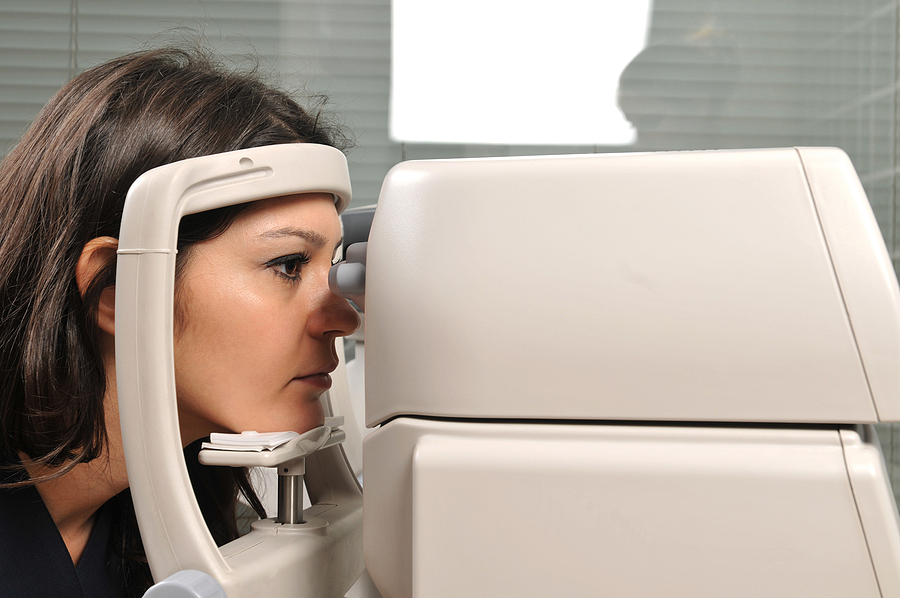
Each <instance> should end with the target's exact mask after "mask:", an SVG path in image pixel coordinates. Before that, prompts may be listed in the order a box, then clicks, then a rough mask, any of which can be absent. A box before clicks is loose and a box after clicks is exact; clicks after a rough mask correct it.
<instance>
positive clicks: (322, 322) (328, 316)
mask: <svg viewBox="0 0 900 598" xmlns="http://www.w3.org/2000/svg"><path fill="white" fill-rule="evenodd" d="M317 286H318V295H319V296H318V297H317V298H316V299H317V303H318V306H317V308H316V309H315V310H314V312H313V313H312V314H311V316H310V319H309V329H310V333H311V334H313V335H314V336H318V337H322V338H330V339H334V338H336V337H338V336H347V335H350V334H353V333H354V332H356V330H357V329H358V328H359V325H360V318H359V314H358V313H356V310H355V309H354V308H353V306H352V305H351V304H350V302H349V301H348V300H347V299H344V298H343V297H339V296H337V295H335V294H334V293H332V292H331V289H330V288H329V286H328V275H327V272H326V273H325V277H324V280H321V281H320V282H319V284H318V285H317Z"/></svg>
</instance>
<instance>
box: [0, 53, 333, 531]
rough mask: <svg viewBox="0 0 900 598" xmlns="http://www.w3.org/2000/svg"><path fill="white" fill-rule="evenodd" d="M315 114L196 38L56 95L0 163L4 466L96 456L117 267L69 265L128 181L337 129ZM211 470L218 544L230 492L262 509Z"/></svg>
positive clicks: (208, 504)
mask: <svg viewBox="0 0 900 598" xmlns="http://www.w3.org/2000/svg"><path fill="white" fill-rule="evenodd" d="M321 120H322V119H321V118H320V112H319V111H313V112H308V111H306V110H304V109H303V108H301V107H300V106H299V105H298V104H297V103H296V102H295V101H294V100H292V99H291V98H290V97H289V96H288V95H287V94H286V93H283V92H281V91H278V90H276V89H273V88H272V87H270V86H269V85H267V84H266V83H264V82H263V81H262V80H261V78H260V77H259V76H258V75H257V74H256V73H255V72H247V73H238V72H235V71H232V70H230V69H228V68H225V67H224V66H223V65H222V64H221V62H220V61H219V60H217V59H216V58H215V57H214V55H213V54H212V53H211V52H209V51H207V50H205V49H202V48H199V47H190V48H185V47H171V48H162V49H154V50H148V51H144V52H139V53H135V54H131V55H128V56H124V57H121V58H118V59H115V60H112V61H110V62H107V63H105V64H102V65H100V66H97V67H95V68H92V69H90V70H88V71H86V72H85V73H83V74H81V75H79V76H77V77H76V78H74V79H73V80H72V81H70V82H69V83H68V84H66V85H65V86H64V87H63V88H62V89H61V90H60V91H59V92H58V93H57V94H56V95H55V96H54V97H53V98H52V99H51V100H50V102H49V103H48V104H47V106H46V107H45V108H44V109H43V110H42V111H41V112H40V114H39V115H38V116H37V118H36V119H35V120H34V122H33V123H32V125H31V127H30V128H29V129H28V131H27V132H26V133H25V135H24V136H23V137H22V139H21V141H20V142H19V143H18V144H17V145H16V147H15V148H14V149H13V150H12V152H11V153H10V154H9V155H8V156H7V157H6V158H5V159H4V160H3V162H2V163H0V306H2V315H0V434H2V441H0V451H2V452H0V464H4V465H9V464H15V463H17V462H18V455H19V454H25V455H27V456H28V457H29V458H30V459H31V460H32V461H34V462H36V463H41V464H45V465H48V466H53V467H62V469H61V470H60V472H65V471H68V469H70V468H71V467H73V466H74V465H75V464H77V463H80V462H85V461H90V460H92V459H96V458H97V457H99V456H101V455H102V454H104V451H105V448H106V443H107V436H106V428H105V424H104V409H103V398H104V395H105V392H106V374H105V371H104V367H103V363H102V361H101V354H100V348H99V343H98V339H99V334H98V329H97V324H96V315H97V307H98V302H99V297H100V293H101V292H102V290H103V289H104V288H107V287H109V286H111V285H113V284H114V283H115V279H114V275H115V264H114V263H110V264H109V265H108V266H107V267H106V268H105V269H104V270H103V271H102V272H101V273H100V274H99V275H98V276H96V277H95V279H94V280H93V281H92V283H91V284H90V285H89V288H88V289H87V290H86V292H85V293H84V296H82V294H81V293H80V292H79V289H78V286H77V284H76V280H75V267H76V264H77V262H78V259H79V257H80V254H81V251H82V249H83V247H84V246H85V244H86V243H87V242H88V241H89V240H91V239H93V238H95V237H101V236H110V237H116V236H118V231H119V225H120V220H121V215H122V207H123V204H124V201H125V194H126V192H127V191H128V188H129V187H130V186H131V184H132V183H133V182H134V180H135V179H136V178H137V177H138V176H139V175H141V174H142V173H144V172H146V171H147V170H150V169H151V168H154V167H156V166H161V165H163V164H167V163H170V162H174V161H177V160H182V159H186V158H192V157H197V156H203V155H208V154H214V153H219V152H225V151H231V150H237V149H245V148H250V147H257V146H263V145H271V144H276V143H294V142H311V143H323V144H329V145H335V138H336V136H337V137H338V138H339V139H341V140H343V139H344V138H343V137H340V136H339V135H338V134H337V133H336V130H335V129H334V128H333V127H325V126H323V123H322V122H321ZM240 209H241V207H240V206H237V207H230V208H222V209H220V210H215V211H213V212H208V213H201V214H196V215H193V216H190V217H187V218H185V219H184V220H183V221H182V224H181V227H180V229H179V247H180V249H181V250H182V251H181V252H180V254H181V255H180V258H179V259H180V260H181V261H182V262H183V260H184V259H185V257H184V256H185V255H187V254H189V253H190V251H189V250H190V246H191V244H193V243H196V242H199V241H203V240H206V239H209V238H212V237H214V236H216V235H217V234H220V233H221V232H222V231H224V230H225V228H227V226H228V225H229V224H230V223H231V221H232V220H233V219H234V217H235V216H236V214H237V213H238V211H239V210H240ZM188 453H190V451H188ZM191 467H192V466H191V464H190V463H189V469H190V468H191ZM209 471H211V472H221V473H215V475H208V474H206V473H201V474H197V472H195V471H193V469H192V471H191V473H192V475H193V474H196V475H199V476H201V477H203V478H204V479H202V480H197V479H195V492H197V494H198V499H199V501H200V503H201V508H202V509H203V510H204V514H205V515H206V516H207V522H208V523H209V524H210V528H211V531H212V532H213V535H214V536H215V537H216V539H217V540H218V541H219V542H220V543H221V542H224V541H227V540H229V539H231V538H233V537H234V536H235V535H236V533H237V532H236V528H235V525H234V507H235V501H236V499H237V494H238V489H240V490H243V491H247V492H248V493H249V496H250V502H251V504H253V505H254V506H255V507H258V510H260V511H261V509H262V507H261V506H260V505H259V501H258V500H257V499H256V497H255V495H253V494H252V489H250V486H249V483H248V482H247V479H246V472H241V471H240V470H238V472H239V473H238V474H234V473H233V470H231V469H230V468H209ZM57 475H58V474H57ZM195 477H196V476H195ZM0 481H2V480H0ZM34 481H35V480H32V482H34ZM37 481H40V480H37ZM204 488H209V489H210V490H208V491H207V490H204ZM223 491H224V495H223V494H222V493H223ZM210 494H214V495H213V496H210ZM129 502H130V501H129Z"/></svg>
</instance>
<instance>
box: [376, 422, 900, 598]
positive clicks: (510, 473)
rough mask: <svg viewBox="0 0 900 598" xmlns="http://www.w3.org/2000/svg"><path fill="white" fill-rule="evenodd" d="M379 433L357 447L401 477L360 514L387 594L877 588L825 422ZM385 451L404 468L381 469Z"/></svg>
mask: <svg viewBox="0 0 900 598" xmlns="http://www.w3.org/2000/svg"><path fill="white" fill-rule="evenodd" d="M379 435H382V436H383V438H382V439H381V440H382V441H385V444H388V442H387V441H393V442H392V444H393V447H394V450H395V451H397V453H396V454H393V455H390V456H389V455H387V454H386V453H383V452H382V451H380V450H378V451H376V452H377V454H370V453H368V452H367V464H366V467H367V470H366V471H367V473H366V476H367V480H369V476H370V475H372V469H369V468H370V467H371V466H374V469H375V471H376V475H377V476H378V477H377V478H376V479H372V480H369V481H370V483H371V485H372V487H373V488H374V487H376V486H377V487H378V488H382V487H383V486H384V485H385V484H386V483H390V482H399V483H398V484H397V485H396V486H394V487H393V490H392V491H391V492H392V493H393V495H392V496H391V497H390V498H391V500H392V501H393V503H394V506H393V513H392V514H390V515H389V516H387V517H381V514H382V513H387V511H381V512H379V521H376V522H371V525H370V522H369V521H367V524H366V525H367V527H366V534H367V537H366V542H367V543H371V544H372V546H367V564H368V567H369V571H370V573H371V574H372V577H373V579H375V580H376V584H377V585H378V587H379V589H380V591H381V592H382V594H383V595H384V596H385V598H407V597H410V596H411V597H412V598H445V597H446V598H450V597H453V598H458V597H459V596H466V597H467V598H480V597H485V598H486V597H491V598H495V597H496V596H518V597H522V598H527V597H532V596H533V597H542V598H543V597H546V596H565V595H573V596H574V595H579V596H606V595H608V596H622V597H629V596H634V597H638V596H729V598H751V597H752V598H758V597H759V596H767V597H772V598H788V597H790V598H795V597H796V596H816V597H818V598H828V597H834V598H838V597H845V596H854V597H855V598H876V597H877V598H880V597H881V596H882V594H881V593H880V592H879V588H878V584H877V582H876V578H875V573H874V571H873V565H872V562H871V560H870V556H869V549H868V547H867V544H866V538H865V536H864V534H863V531H862V529H861V525H860V518H859V515H858V513H857V508H856V504H855V502H854V497H853V493H852V491H851V488H850V484H849V482H848V479H847V470H846V467H845V465H844V455H843V451H842V447H841V442H840V438H839V435H838V431H837V430H835V429H807V430H793V429H764V428H715V427H678V426H654V427H636V426H626V425H623V426H614V425H567V426H563V425H555V424H462V423H457V422H424V423H423V422H410V420H406V419H403V418H401V419H398V420H394V421H392V422H390V423H389V424H387V425H386V426H385V427H384V428H383V429H381V430H379V431H378V432H376V433H375V434H373V436H374V437H376V438H377V437H378V436H379ZM371 442H372V438H371V437H370V439H367V443H371ZM368 446H369V447H372V446H373V445H372V444H369V445H368ZM380 448H381V447H379V449H380ZM400 453H403V456H402V458H401V457H400ZM386 459H390V460H391V461H392V462H394V463H396V462H402V463H403V465H402V467H401V468H402V469H403V470H404V474H403V475H404V476H407V477H405V479H402V480H400V479H396V478H384V477H381V475H380V472H381V469H382V468H385V467H386V463H387V461H386ZM410 469H411V470H412V471H410ZM397 471H399V468H398V469H397ZM410 473H411V477H409V476H410ZM410 484H411V486H412V487H411V491H410ZM404 495H406V496H408V497H411V501H412V502H411V504H409V503H408V502H405V501H409V500H410V498H405V497H404ZM367 508H368V505H367ZM368 512H369V513H371V512H372V511H368ZM407 513H409V514H408V515H407ZM401 514H402V517H398V516H400V515H401ZM874 523H876V524H878V523H880V524H881V525H884V526H891V525H893V526H894V529H896V521H895V520H889V521H883V522H874ZM398 524H399V526H398ZM370 532H371V534H372V535H369V534H370ZM378 551H382V552H384V553H388V555H389V556H390V558H387V556H382V557H380V558H378V559H374V558H370V557H373V556H376V553H377V552H378ZM398 557H399V558H398ZM394 559H396V560H404V561H406V559H409V560H408V561H406V562H404V564H403V566H402V567H401V568H396V567H394V568H391V569H383V568H382V563H388V562H389V561H391V560H394ZM892 566H893V567H894V569H896V567H897V564H896V561H895V562H894V563H893V565H892ZM408 575H411V586H410V585H409V584H410V577H407V576H408ZM398 576H402V579H400V578H398ZM884 595H885V596H886V595H889V594H884Z"/></svg>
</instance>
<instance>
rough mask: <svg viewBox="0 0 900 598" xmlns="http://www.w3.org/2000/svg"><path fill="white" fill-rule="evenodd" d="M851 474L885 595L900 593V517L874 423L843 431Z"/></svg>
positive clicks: (851, 480) (870, 550) (860, 512)
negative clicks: (856, 429)
mask: <svg viewBox="0 0 900 598" xmlns="http://www.w3.org/2000/svg"><path fill="white" fill-rule="evenodd" d="M841 442H842V444H843V445H844V457H845V459H846V460H847V473H848V475H849V476H850V484H851V486H852V488H853V495H854V497H855V498H856V505H857V507H858V509H859V518H860V521H861V522H862V526H863V530H865V534H866V541H867V542H868V545H869V552H870V553H871V555H872V563H873V564H874V565H875V573H876V575H877V576H878V585H879V586H880V587H881V594H882V596H900V517H898V515H897V503H896V501H895V499H894V493H893V491H892V490H891V483H890V481H889V478H888V472H887V469H886V468H885V465H884V456H883V455H882V453H881V446H880V445H879V444H878V438H877V436H876V435H875V428H874V427H872V426H860V427H859V430H858V431H854V430H841Z"/></svg>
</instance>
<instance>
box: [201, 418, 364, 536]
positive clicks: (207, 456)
mask: <svg viewBox="0 0 900 598" xmlns="http://www.w3.org/2000/svg"><path fill="white" fill-rule="evenodd" d="M343 420H344V418H343V417H329V418H327V420H326V422H325V425H323V426H319V427H318V428H313V429H312V430H310V431H309V432H306V433H305V434H300V435H299V436H297V437H295V438H293V439H292V440H289V441H288V442H286V443H285V444H282V445H281V446H279V447H277V448H274V449H272V450H266V451H229V450H216V449H212V448H204V449H203V450H201V451H200V455H199V460H200V463H202V464H203V465H225V466H230V467H275V468H277V470H278V515H277V517H275V521H276V522H277V523H282V524H298V523H304V521H303V476H304V475H305V474H306V458H307V457H308V456H309V455H311V454H313V453H314V452H316V451H318V450H320V449H325V448H328V447H330V446H334V445H336V444H340V443H341V442H343V441H344V438H345V437H346V434H345V433H344V431H343V430H341V429H340V428H338V426H341V425H343V423H344V421H343Z"/></svg>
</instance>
